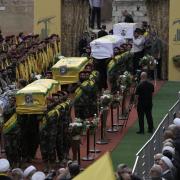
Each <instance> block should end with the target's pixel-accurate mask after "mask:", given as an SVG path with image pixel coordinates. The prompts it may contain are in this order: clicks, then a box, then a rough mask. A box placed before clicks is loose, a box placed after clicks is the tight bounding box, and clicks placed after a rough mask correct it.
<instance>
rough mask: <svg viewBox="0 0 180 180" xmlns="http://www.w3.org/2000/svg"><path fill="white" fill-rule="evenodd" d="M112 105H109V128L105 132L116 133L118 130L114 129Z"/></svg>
mask: <svg viewBox="0 0 180 180" xmlns="http://www.w3.org/2000/svg"><path fill="white" fill-rule="evenodd" d="M113 112H114V111H113V105H112V104H111V128H109V129H108V130H107V132H110V133H113V132H118V130H117V129H116V128H115V127H114V114H113Z"/></svg>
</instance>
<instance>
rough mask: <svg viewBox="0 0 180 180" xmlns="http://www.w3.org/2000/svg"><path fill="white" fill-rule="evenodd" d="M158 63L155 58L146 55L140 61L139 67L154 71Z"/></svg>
mask: <svg viewBox="0 0 180 180" xmlns="http://www.w3.org/2000/svg"><path fill="white" fill-rule="evenodd" d="M157 64H158V62H157V61H156V59H155V58H154V57H153V56H150V55H146V56H144V57H142V58H141V59H140V61H139V65H140V66H141V67H143V68H144V69H154V68H155V67H156V65H157Z"/></svg>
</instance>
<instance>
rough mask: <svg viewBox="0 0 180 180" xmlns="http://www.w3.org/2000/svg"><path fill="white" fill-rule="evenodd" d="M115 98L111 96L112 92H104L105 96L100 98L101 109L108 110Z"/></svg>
mask: <svg viewBox="0 0 180 180" xmlns="http://www.w3.org/2000/svg"><path fill="white" fill-rule="evenodd" d="M112 98H113V96H112V95H111V94H110V91H108V90H107V91H104V93H103V95H102V96H101V97H100V107H102V108H103V109H104V108H107V107H108V106H109V105H110V103H111V101H112Z"/></svg>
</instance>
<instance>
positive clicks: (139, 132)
mask: <svg viewBox="0 0 180 180" xmlns="http://www.w3.org/2000/svg"><path fill="white" fill-rule="evenodd" d="M136 134H144V131H137V132H136Z"/></svg>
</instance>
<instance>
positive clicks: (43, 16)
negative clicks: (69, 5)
mask: <svg viewBox="0 0 180 180" xmlns="http://www.w3.org/2000/svg"><path fill="white" fill-rule="evenodd" d="M34 33H35V34H41V37H42V38H45V37H46V36H48V35H50V34H58V35H61V1H60V0H35V1H34Z"/></svg>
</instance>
